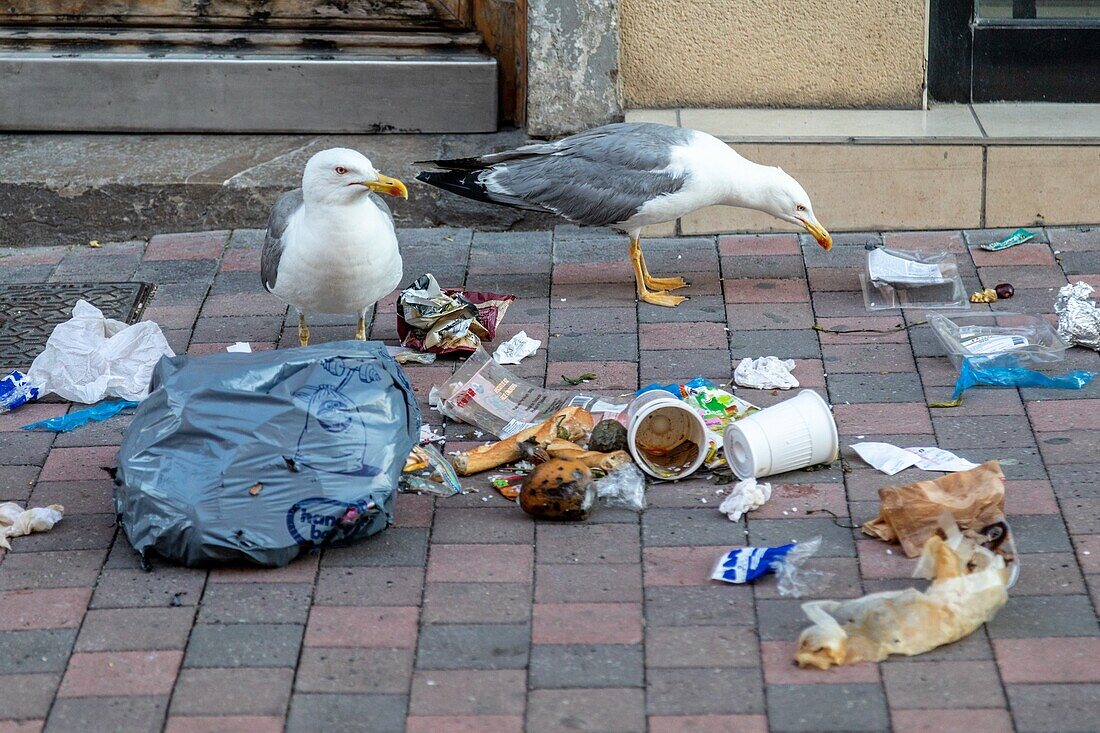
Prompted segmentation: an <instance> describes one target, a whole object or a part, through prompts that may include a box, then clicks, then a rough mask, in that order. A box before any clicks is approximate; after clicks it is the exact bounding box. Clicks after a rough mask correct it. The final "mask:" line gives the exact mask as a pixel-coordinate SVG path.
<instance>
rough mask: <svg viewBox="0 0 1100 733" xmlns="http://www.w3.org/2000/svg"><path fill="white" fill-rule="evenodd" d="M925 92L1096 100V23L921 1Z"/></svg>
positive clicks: (952, 98)
mask: <svg viewBox="0 0 1100 733" xmlns="http://www.w3.org/2000/svg"><path fill="white" fill-rule="evenodd" d="M928 11H929V18H928V96H929V98H930V99H931V100H932V101H938V102H1088V103H1098V102H1100V22H1096V21H1088V20H1077V19H1058V18H1045V19H1042V18H1041V19H1036V20H1026V21H1016V20H1009V19H989V18H977V19H976V18H975V2H974V0H929V6H928Z"/></svg>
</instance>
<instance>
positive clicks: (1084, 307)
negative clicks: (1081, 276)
mask: <svg viewBox="0 0 1100 733" xmlns="http://www.w3.org/2000/svg"><path fill="white" fill-rule="evenodd" d="M1092 292H1093V287H1092V286H1091V285H1089V284H1088V283H1086V282H1077V283H1074V284H1073V285H1063V286H1062V289H1061V290H1059V291H1058V297H1057V298H1055V300H1054V312H1055V313H1057V314H1058V335H1059V336H1061V337H1062V338H1064V339H1065V340H1066V341H1068V342H1069V344H1070V345H1071V346H1072V345H1073V344H1077V345H1078V346H1084V347H1086V348H1089V349H1096V350H1098V351H1100V308H1098V307H1097V306H1096V304H1095V303H1093V302H1092V300H1090V299H1089V296H1090V295H1092Z"/></svg>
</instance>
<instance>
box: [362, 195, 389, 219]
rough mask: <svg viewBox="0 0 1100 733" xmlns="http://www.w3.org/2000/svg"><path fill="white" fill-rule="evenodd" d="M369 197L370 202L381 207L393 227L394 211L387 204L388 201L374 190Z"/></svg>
mask: <svg viewBox="0 0 1100 733" xmlns="http://www.w3.org/2000/svg"><path fill="white" fill-rule="evenodd" d="M367 198H369V199H370V202H371V203H372V204H374V205H375V206H377V207H378V208H379V210H381V212H382V213H383V214H385V215H386V218H387V219H389V220H390V226H391V227H392V226H393V213H392V212H391V211H390V207H388V206H386V202H385V201H384V200H383V199H382V197H381V196H379V195H378V194H376V193H374V192H373V191H371V192H370V193H369V194H368V195H367Z"/></svg>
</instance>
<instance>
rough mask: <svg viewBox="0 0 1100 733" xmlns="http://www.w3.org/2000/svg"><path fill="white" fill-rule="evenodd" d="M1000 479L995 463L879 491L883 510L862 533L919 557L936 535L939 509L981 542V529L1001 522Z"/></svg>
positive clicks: (1002, 482) (864, 527) (1002, 498)
mask: <svg viewBox="0 0 1100 733" xmlns="http://www.w3.org/2000/svg"><path fill="white" fill-rule="evenodd" d="M1004 481H1005V477H1004V473H1002V472H1001V467H1000V466H999V465H998V464H997V462H996V461H988V462H986V463H983V464H982V465H980V466H978V467H977V468H972V469H970V470H969V471H959V472H958V473H952V474H948V475H947V476H944V477H943V478H938V479H935V480H933V481H918V482H916V483H912V484H907V485H905V486H884V487H883V488H881V489H879V491H878V495H879V499H880V500H881V501H882V506H881V507H880V508H879V514H878V516H877V517H875V518H874V519H872V520H870V521H868V522H864V523H863V532H864V533H865V534H868V535H871V536H872V537H878V538H879V539H882V540H885V541H886V542H898V543H900V544H901V547H902V550H903V551H904V552H905V554H906V556H907V557H916V556H918V555H920V554H921V551H922V549H923V548H924V546H925V543H927V542H928V540H929V538H931V537H932V535H934V534H935V533H936V530H937V528H938V526H939V520H940V516H941V515H942V514H943V512H944V510H947V511H948V512H950V514H951V516H952V517H954V519H955V521H956V522H957V523H958V525H959V527H960V528H961V529H962V530H963V531H964V532H965V533H966V534H967V535H968V536H969V537H971V538H972V539H975V540H978V541H985V540H986V537H985V536H984V535H982V534H981V531H982V530H983V529H984V528H986V527H988V526H990V525H993V524H997V523H1000V522H1004V500H1005V485H1004Z"/></svg>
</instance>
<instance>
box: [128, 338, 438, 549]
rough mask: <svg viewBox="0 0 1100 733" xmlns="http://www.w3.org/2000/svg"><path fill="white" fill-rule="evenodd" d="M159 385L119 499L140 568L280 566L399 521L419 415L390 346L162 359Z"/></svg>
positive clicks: (131, 433)
mask: <svg viewBox="0 0 1100 733" xmlns="http://www.w3.org/2000/svg"><path fill="white" fill-rule="evenodd" d="M152 384H153V391H152V392H151V393H150V395H149V397H148V398H147V399H146V400H145V401H144V402H142V404H141V405H140V406H139V407H138V409H137V413H136V414H135V416H134V420H133V422H132V423H131V424H130V426H129V427H128V428H127V430H126V433H125V435H124V436H123V439H122V446H121V447H120V448H119V453H118V463H119V466H118V471H117V473H116V486H115V511H116V513H117V514H118V515H119V522H120V524H121V526H122V528H123V530H124V531H125V533H126V536H127V537H128V538H129V540H130V543H131V544H132V545H133V546H134V548H135V549H136V550H137V551H138V552H139V553H141V554H142V555H143V556H148V555H150V554H158V555H161V556H162V557H165V558H167V559H170V560H174V561H176V562H179V563H182V564H184V565H187V566H200V565H208V564H211V563H222V562H241V561H246V562H253V563H256V564H258V565H263V566H268V567H279V566H283V565H286V564H287V563H289V562H290V561H291V560H293V559H294V558H295V557H297V556H299V555H300V554H302V553H304V552H309V551H310V550H311V549H313V548H316V547H319V546H328V545H333V544H340V543H345V542H350V541H354V540H357V539H360V538H363V537H366V536H368V535H372V534H375V533H377V532H381V531H382V530H383V529H385V528H386V527H387V526H388V525H389V524H390V523H391V522H392V521H393V511H392V509H393V495H394V492H395V489H396V488H397V483H398V478H399V476H400V475H401V472H402V469H403V464H404V462H405V458H406V456H408V455H409V453H410V451H411V450H412V448H413V446H414V445H416V443H417V438H418V427H419V422H420V415H419V411H418V409H417V406H416V399H415V397H414V396H413V391H412V388H411V387H410V386H409V384H408V382H407V381H406V379H405V376H404V374H403V372H402V371H401V369H400V367H399V366H398V365H397V364H396V363H395V362H394V361H393V359H392V358H390V357H389V355H388V354H387V353H386V350H385V347H384V346H383V345H382V344H379V343H364V342H357V341H342V342H336V343H331V344H318V345H314V346H310V347H308V348H305V349H290V350H280V351H261V352H256V353H252V354H229V353H224V352H222V353H217V354H210V355H208V356H202V357H194V356H180V357H176V358H174V359H163V360H161V362H160V363H159V364H158V365H157V368H156V370H155V371H154V374H153V382H152ZM212 447H216V450H214V449H212ZM258 482H259V483H262V484H263V491H262V492H261V493H260V494H258V495H256V496H252V495H251V494H250V489H251V487H253V486H255V485H256V483H258Z"/></svg>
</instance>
